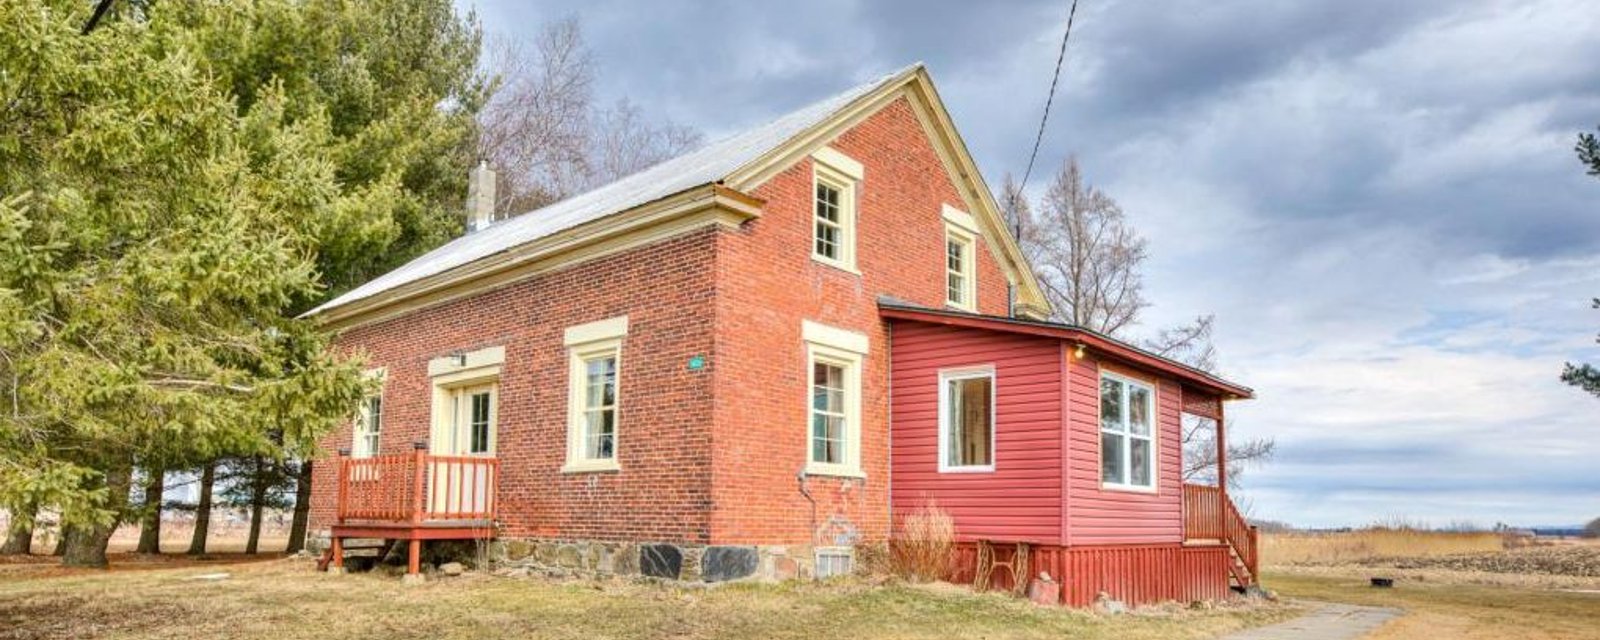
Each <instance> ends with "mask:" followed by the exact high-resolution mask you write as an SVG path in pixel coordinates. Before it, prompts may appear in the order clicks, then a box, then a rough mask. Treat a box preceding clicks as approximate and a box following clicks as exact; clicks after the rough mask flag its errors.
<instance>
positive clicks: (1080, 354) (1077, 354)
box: [1072, 342, 1083, 360]
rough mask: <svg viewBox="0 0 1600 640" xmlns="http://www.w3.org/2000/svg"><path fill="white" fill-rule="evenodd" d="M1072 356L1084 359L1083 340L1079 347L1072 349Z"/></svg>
mask: <svg viewBox="0 0 1600 640" xmlns="http://www.w3.org/2000/svg"><path fill="white" fill-rule="evenodd" d="M1072 357H1074V358H1077V359H1079V360H1082V359H1083V343H1082V342H1079V343H1078V348H1076V349H1073V350H1072Z"/></svg>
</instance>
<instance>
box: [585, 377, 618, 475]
mask: <svg viewBox="0 0 1600 640" xmlns="http://www.w3.org/2000/svg"><path fill="white" fill-rule="evenodd" d="M581 361H582V368H583V396H582V397H583V401H584V407H583V416H582V422H583V423H582V434H581V439H582V445H583V446H582V448H581V449H580V451H579V453H580V454H581V457H582V459H584V460H612V459H615V458H616V455H617V451H616V438H617V352H616V351H615V350H610V351H606V352H603V353H598V354H593V355H588V356H584V357H583V358H581Z"/></svg>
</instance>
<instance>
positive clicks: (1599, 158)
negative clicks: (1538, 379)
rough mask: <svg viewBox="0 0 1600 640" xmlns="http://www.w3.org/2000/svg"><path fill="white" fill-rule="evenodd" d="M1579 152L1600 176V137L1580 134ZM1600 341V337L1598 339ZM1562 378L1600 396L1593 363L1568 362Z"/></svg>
mask: <svg viewBox="0 0 1600 640" xmlns="http://www.w3.org/2000/svg"><path fill="white" fill-rule="evenodd" d="M1574 150H1575V151H1577V153H1578V161H1579V162H1582V163H1583V164H1584V166H1586V167H1588V170H1589V175H1591V176H1594V177H1596V178H1600V139H1597V138H1595V135H1594V134H1592V133H1580V134H1578V146H1577V147H1576V149H1574ZM1593 304H1594V308H1596V309H1600V298H1595V299H1594V303H1593ZM1596 341H1597V342H1600V338H1597V339H1596ZM1561 380H1562V381H1563V382H1566V383H1567V384H1570V385H1572V386H1574V387H1577V388H1579V389H1583V390H1584V391H1588V392H1589V393H1592V394H1594V395H1596V396H1600V369H1597V368H1595V366H1594V365H1592V364H1587V363H1579V364H1574V363H1571V362H1568V363H1567V366H1566V369H1564V370H1562V372H1561Z"/></svg>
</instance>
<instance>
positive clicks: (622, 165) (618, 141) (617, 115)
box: [589, 98, 704, 186]
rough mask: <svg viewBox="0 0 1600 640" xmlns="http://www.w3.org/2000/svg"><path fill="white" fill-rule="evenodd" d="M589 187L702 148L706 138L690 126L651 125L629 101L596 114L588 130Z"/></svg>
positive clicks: (620, 102)
mask: <svg viewBox="0 0 1600 640" xmlns="http://www.w3.org/2000/svg"><path fill="white" fill-rule="evenodd" d="M589 136H590V154H589V157H590V163H589V172H590V183H591V184H590V186H597V185H601V184H605V183H607V182H611V181H613V180H616V179H617V178H621V177H624V176H626V175H628V174H631V173H633V172H635V171H639V170H640V169H644V168H646V167H649V166H651V165H654V164H656V163H659V162H661V161H663V160H668V159H671V158H673V157H675V156H678V155H680V154H682V153H684V152H686V151H689V150H692V149H694V148H695V147H698V146H700V145H701V144H702V143H703V142H704V136H703V135H701V133H700V132H699V131H697V130H695V129H693V128H691V127H685V126H682V125H677V124H673V123H671V122H663V123H662V124H659V125H657V124H652V123H651V122H650V121H649V120H648V119H647V118H646V117H645V115H644V112H643V111H642V110H641V109H640V108H639V107H638V105H635V104H634V103H633V102H631V101H629V100H628V99H627V98H623V99H621V100H618V101H617V103H616V104H615V105H613V106H612V107H611V108H609V109H602V110H599V111H598V112H596V113H595V116H594V119H593V122H592V124H591V125H590V130H589Z"/></svg>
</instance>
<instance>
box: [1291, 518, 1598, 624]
mask: <svg viewBox="0 0 1600 640" xmlns="http://www.w3.org/2000/svg"><path fill="white" fill-rule="evenodd" d="M1262 560H1263V563H1264V564H1266V565H1267V566H1268V569H1267V570H1266V572H1265V576H1264V584H1265V585H1266V586H1267V588H1269V589H1273V590H1275V591H1277V592H1278V593H1280V594H1281V595H1283V596H1285V597H1288V598H1302V599H1311V600H1328V601H1337V602H1349V603H1355V604H1367V605H1381V606H1391V607H1400V608H1403V609H1405V610H1406V615H1405V616H1403V617H1401V618H1399V619H1397V620H1395V621H1393V622H1390V623H1389V624H1387V625H1385V626H1384V627H1382V628H1380V629H1379V630H1378V631H1377V632H1375V633H1374V634H1372V635H1371V636H1369V637H1371V638H1376V639H1385V640H1386V639H1394V638H1428V639H1434V638H1468V639H1479V638H1482V639H1487V638H1534V639H1549V640H1577V639H1596V638H1600V544H1587V543H1582V542H1572V541H1563V542H1553V543H1540V542H1536V543H1533V544H1526V543H1523V544H1519V545H1515V546H1514V548H1506V545H1505V544H1503V543H1502V539H1501V537H1500V536H1498V535H1495V534H1472V533H1430V532H1420V531H1395V530H1373V531H1356V532H1350V533H1342V534H1274V535H1267V536H1264V537H1263V540H1262ZM1373 577H1386V578H1393V579H1395V587H1394V588H1393V589H1375V588H1373V587H1371V586H1370V584H1369V579H1370V578H1373Z"/></svg>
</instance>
